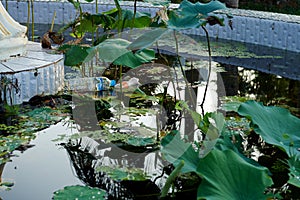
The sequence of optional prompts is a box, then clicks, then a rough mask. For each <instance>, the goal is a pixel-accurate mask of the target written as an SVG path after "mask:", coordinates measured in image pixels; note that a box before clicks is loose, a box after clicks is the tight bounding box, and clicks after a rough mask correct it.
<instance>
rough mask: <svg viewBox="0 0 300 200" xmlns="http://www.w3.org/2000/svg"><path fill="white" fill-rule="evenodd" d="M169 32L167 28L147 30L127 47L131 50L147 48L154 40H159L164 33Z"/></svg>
mask: <svg viewBox="0 0 300 200" xmlns="http://www.w3.org/2000/svg"><path fill="white" fill-rule="evenodd" d="M166 32H168V29H165V28H156V29H153V30H150V31H147V32H146V33H144V34H143V35H141V36H140V37H138V38H137V39H136V40H134V41H133V42H132V43H131V44H130V45H129V46H128V47H127V49H129V50H138V49H145V48H148V47H150V46H151V45H152V44H153V43H154V42H156V41H157V40H159V39H160V38H161V37H162V35H163V34H165V33H166Z"/></svg>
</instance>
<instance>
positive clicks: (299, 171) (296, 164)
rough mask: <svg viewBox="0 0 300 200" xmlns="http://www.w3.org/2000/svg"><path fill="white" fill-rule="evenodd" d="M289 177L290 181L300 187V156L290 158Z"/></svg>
mask: <svg viewBox="0 0 300 200" xmlns="http://www.w3.org/2000/svg"><path fill="white" fill-rule="evenodd" d="M288 166H289V170H290V173H289V177H290V179H289V180H288V183H290V184H292V185H294V186H297V187H299V188H300V157H299V156H298V157H297V156H293V157H291V158H290V159H289V160H288Z"/></svg>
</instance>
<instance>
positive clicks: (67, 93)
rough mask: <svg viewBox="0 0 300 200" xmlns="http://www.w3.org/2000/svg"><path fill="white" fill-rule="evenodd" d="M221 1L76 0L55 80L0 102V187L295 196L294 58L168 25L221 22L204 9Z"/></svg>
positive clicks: (298, 147) (171, 195)
mask: <svg viewBox="0 0 300 200" xmlns="http://www.w3.org/2000/svg"><path fill="white" fill-rule="evenodd" d="M70 2H71V3H73V4H74V6H75V8H80V4H79V2H77V3H76V2H73V1H70ZM195 7H197V8H201V9H202V12H203V13H202V14H203V15H200V16H204V18H201V19H200V20H191V19H196V16H199V13H198V10H197V12H196V13H194V12H191V14H190V15H188V16H187V15H186V9H188V8H195ZM223 8H224V5H223V4H220V3H219V2H217V1H212V2H211V3H208V4H191V3H188V2H187V1H183V3H182V4H181V9H180V10H177V11H172V10H170V12H165V13H160V15H159V16H156V17H157V18H154V19H152V20H150V19H149V16H148V15H146V14H143V13H139V12H136V11H134V12H133V11H124V10H122V9H121V8H120V6H119V5H118V1H116V9H114V10H112V11H110V12H105V13H101V14H96V15H91V14H89V13H81V12H82V11H81V10H80V9H79V11H80V15H79V17H78V18H76V19H75V20H74V23H70V24H69V25H68V26H67V27H65V28H64V29H67V28H70V27H71V29H72V30H71V32H72V35H73V36H75V37H77V38H76V39H75V40H74V41H72V43H67V44H63V45H60V46H59V47H58V50H59V51H60V52H63V53H64V55H65V65H66V67H65V73H66V74H65V79H66V88H65V90H64V91H61V93H59V94H56V95H50V96H35V97H33V98H32V99H31V100H30V101H29V102H27V103H24V105H16V106H8V105H7V104H3V106H2V107H1V113H3V114H2V115H1V127H0V130H1V140H0V142H1V169H2V170H1V171H2V174H1V187H2V190H1V192H0V196H1V197H2V198H3V199H183V198H186V199H239V200H240V199H299V196H300V189H299V187H300V156H299V155H300V136H299V129H300V119H299V118H298V117H299V115H300V112H299V111H300V104H299V103H300V101H299V100H300V82H299V80H300V79H299V70H297V67H295V66H298V65H299V63H300V60H299V57H298V55H297V54H295V53H293V52H287V51H280V50H278V49H271V48H267V47H260V46H253V45H248V44H242V43H234V42H229V41H225V42H224V41H222V40H213V39H210V40H209V37H205V38H200V37H194V36H187V35H184V34H182V33H181V32H180V31H179V30H181V29H183V28H193V27H201V28H203V30H204V31H205V30H206V29H205V26H206V25H207V24H210V25H216V24H219V25H224V24H222V20H220V19H219V18H218V17H216V16H215V17H211V16H208V15H207V14H208V13H209V12H211V11H214V10H217V9H223ZM201 9H200V10H201ZM162 12H163V11H162ZM122 13H123V14H122ZM193 14H195V16H193ZM166 15H168V17H169V18H168V20H166ZM178 15H180V16H183V17H179V18H178ZM158 18H159V19H160V20H158ZM78 20H79V21H78ZM155 20H156V21H155ZM78 22H79V23H78ZM187 22H189V23H187ZM94 25H97V27H96V26H94ZM100 25H101V26H100ZM104 25H105V26H104ZM146 25H147V26H146ZM150 25H151V28H149V27H150ZM99 26H100V27H101V28H102V29H101V31H100V32H98V28H99ZM141 27H143V29H140V28H141ZM145 27H148V28H145ZM153 27H156V28H153ZM157 27H160V28H157ZM126 28H128V29H126ZM134 28H139V29H134ZM116 30H117V31H116ZM46 31H47V29H46ZM46 31H43V30H42V32H46ZM114 31H116V32H114ZM86 32H89V33H93V34H90V35H92V36H89V35H88V34H87V35H85V34H86ZM95 32H97V33H95ZM97 34H100V36H101V37H99V35H98V37H96V38H94V36H97ZM82 35H85V37H79V36H82ZM48 36H49V35H48ZM102 36H103V37H102ZM84 40H86V41H84ZM54 52H55V51H54ZM54 52H53V51H52V50H51V53H54ZM71 66H72V67H71ZM2 82H3V83H4V81H2ZM5 83H7V82H5ZM115 83H116V84H115ZM100 86H101V87H100ZM99 88H101V89H99Z"/></svg>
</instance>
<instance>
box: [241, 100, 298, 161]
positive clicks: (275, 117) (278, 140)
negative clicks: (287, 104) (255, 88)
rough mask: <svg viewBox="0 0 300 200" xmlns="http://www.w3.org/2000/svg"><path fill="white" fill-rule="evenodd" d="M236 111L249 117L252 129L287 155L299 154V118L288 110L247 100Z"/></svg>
mask: <svg viewBox="0 0 300 200" xmlns="http://www.w3.org/2000/svg"><path fill="white" fill-rule="evenodd" d="M238 113H239V114H240V115H242V116H247V117H250V118H251V120H252V124H253V125H254V131H255V132H256V133H257V134H260V135H261V137H262V138H263V139H264V140H265V141H266V142H267V143H269V144H273V145H276V146H278V147H281V148H283V149H284V150H285V152H286V153H287V154H288V155H289V156H293V155H299V154H300V151H299V149H300V142H299V141H300V119H299V118H297V117H295V116H293V115H291V113H290V112H289V111H288V110H286V109H284V108H280V107H275V106H270V107H267V106H264V105H263V104H262V103H258V102H256V101H247V102H245V103H243V104H241V106H240V107H239V110H238Z"/></svg>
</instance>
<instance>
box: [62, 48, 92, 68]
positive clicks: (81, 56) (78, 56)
mask: <svg viewBox="0 0 300 200" xmlns="http://www.w3.org/2000/svg"><path fill="white" fill-rule="evenodd" d="M88 49H89V47H83V46H79V45H74V46H71V47H70V49H69V50H68V51H67V52H66V54H65V60H64V64H65V65H67V66H76V65H79V64H81V63H82V62H83V61H84V60H85V59H86V57H87V56H88Z"/></svg>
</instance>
